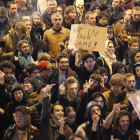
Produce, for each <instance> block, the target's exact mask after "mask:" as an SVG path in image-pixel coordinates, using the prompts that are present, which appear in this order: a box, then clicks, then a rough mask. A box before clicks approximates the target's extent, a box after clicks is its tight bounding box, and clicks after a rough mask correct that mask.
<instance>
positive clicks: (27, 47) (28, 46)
mask: <svg viewBox="0 0 140 140" xmlns="http://www.w3.org/2000/svg"><path fill="white" fill-rule="evenodd" d="M21 48H23V49H25V48H29V46H22V47H21Z"/></svg>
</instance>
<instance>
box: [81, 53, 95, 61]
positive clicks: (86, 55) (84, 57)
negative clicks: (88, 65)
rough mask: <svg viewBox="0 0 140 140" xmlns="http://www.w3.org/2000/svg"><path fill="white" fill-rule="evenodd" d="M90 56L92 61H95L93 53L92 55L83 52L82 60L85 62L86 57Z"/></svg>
mask: <svg viewBox="0 0 140 140" xmlns="http://www.w3.org/2000/svg"><path fill="white" fill-rule="evenodd" d="M89 57H90V58H92V59H93V60H94V61H95V56H94V55H92V54H89V53H88V54H85V55H84V56H83V58H82V59H83V62H85V61H86V60H87V59H88V58H89Z"/></svg>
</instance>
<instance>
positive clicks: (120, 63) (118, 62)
mask: <svg viewBox="0 0 140 140" xmlns="http://www.w3.org/2000/svg"><path fill="white" fill-rule="evenodd" d="M120 65H123V66H125V65H124V64H123V63H122V62H121V61H116V62H113V63H112V75H113V74H115V73H117V68H118V67H119V66H120Z"/></svg>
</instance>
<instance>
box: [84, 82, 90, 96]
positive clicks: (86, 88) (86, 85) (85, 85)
mask: <svg viewBox="0 0 140 140" xmlns="http://www.w3.org/2000/svg"><path fill="white" fill-rule="evenodd" d="M89 87H90V85H89V83H88V82H87V80H86V82H85V84H84V85H83V88H84V92H85V93H87V92H88V89H89Z"/></svg>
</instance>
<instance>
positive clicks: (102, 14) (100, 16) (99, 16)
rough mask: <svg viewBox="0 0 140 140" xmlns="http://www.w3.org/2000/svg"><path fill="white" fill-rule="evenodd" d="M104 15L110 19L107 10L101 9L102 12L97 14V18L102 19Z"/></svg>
mask: <svg viewBox="0 0 140 140" xmlns="http://www.w3.org/2000/svg"><path fill="white" fill-rule="evenodd" d="M102 17H106V18H107V19H108V17H109V16H108V14H107V13H106V12H105V11H100V13H99V14H98V15H97V18H99V19H101V18H102Z"/></svg>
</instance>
